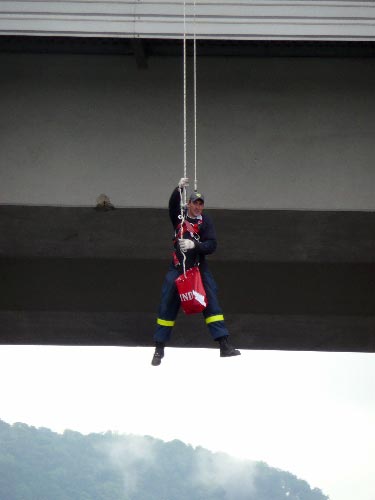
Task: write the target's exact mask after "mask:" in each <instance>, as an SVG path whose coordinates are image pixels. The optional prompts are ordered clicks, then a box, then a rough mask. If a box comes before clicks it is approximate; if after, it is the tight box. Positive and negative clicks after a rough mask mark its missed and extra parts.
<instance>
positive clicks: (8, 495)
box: [0, 420, 329, 500]
mask: <svg viewBox="0 0 375 500" xmlns="http://www.w3.org/2000/svg"><path fill="white" fill-rule="evenodd" d="M285 499H287V500H329V499H328V497H327V496H326V495H324V494H323V493H322V492H321V490H319V489H316V488H315V489H312V488H311V487H310V486H309V484H308V483H307V482H306V481H303V480H301V479H298V478H297V477H296V476H294V475H293V474H291V473H289V472H285V471H282V470H278V469H274V468H271V467H269V466H268V465H267V464H265V463H262V462H252V461H245V460H237V459H234V458H232V457H229V456H228V455H226V454H223V453H212V452H210V451H208V450H205V449H204V448H201V447H197V448H193V447H192V446H190V445H186V444H184V443H182V442H181V441H178V440H175V441H171V442H164V441H161V440H158V439H155V438H152V437H149V436H133V435H122V434H121V435H120V434H116V433H112V432H107V433H104V434H89V435H87V436H85V435H82V434H80V433H78V432H74V431H70V430H67V431H65V432H64V433H63V434H58V433H55V432H52V431H51V430H49V429H46V428H38V429H36V428H35V427H30V426H28V425H26V424H22V423H17V424H14V425H9V424H7V423H5V422H3V421H2V420H0V500H285Z"/></svg>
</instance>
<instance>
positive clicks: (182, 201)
mask: <svg viewBox="0 0 375 500" xmlns="http://www.w3.org/2000/svg"><path fill="white" fill-rule="evenodd" d="M195 20H196V0H194V23H193V26H194V36H193V38H194V45H193V52H194V54H193V59H194V62H193V68H194V191H195V192H197V191H198V179H197V40H196V38H197V37H196V29H195V26H196V23H195ZM186 73H187V72H186V0H184V38H183V75H184V76H183V94H184V95H183V102H184V177H187V113H186V110H187V92H186V80H187V77H186ZM185 207H186V187H185V186H184V187H183V188H181V189H180V209H181V214H180V219H181V220H180V222H181V231H180V238H183V224H184V222H185ZM182 253H183V261H182V266H183V271H184V275H186V269H185V261H186V255H185V252H182Z"/></svg>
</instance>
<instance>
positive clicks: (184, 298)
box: [180, 290, 207, 307]
mask: <svg viewBox="0 0 375 500" xmlns="http://www.w3.org/2000/svg"><path fill="white" fill-rule="evenodd" d="M180 299H181V302H189V300H193V299H195V300H196V301H197V302H199V303H200V304H202V306H204V307H207V304H206V301H205V297H204V296H203V295H202V294H201V293H199V292H197V291H196V290H193V291H191V292H187V293H180Z"/></svg>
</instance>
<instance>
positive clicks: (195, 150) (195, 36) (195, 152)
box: [194, 0, 198, 192]
mask: <svg viewBox="0 0 375 500" xmlns="http://www.w3.org/2000/svg"><path fill="white" fill-rule="evenodd" d="M195 7H196V0H194V191H195V192H197V191H198V179H197V34H196V30H195V16H196V12H195Z"/></svg>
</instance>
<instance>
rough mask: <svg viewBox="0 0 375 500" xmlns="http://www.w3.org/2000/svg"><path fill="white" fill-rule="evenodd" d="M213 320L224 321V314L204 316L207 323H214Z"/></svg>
mask: <svg viewBox="0 0 375 500" xmlns="http://www.w3.org/2000/svg"><path fill="white" fill-rule="evenodd" d="M215 321H224V316H223V315H222V314H217V315H216V316H209V317H208V318H206V323H207V325H209V324H210V323H214V322H215Z"/></svg>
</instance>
